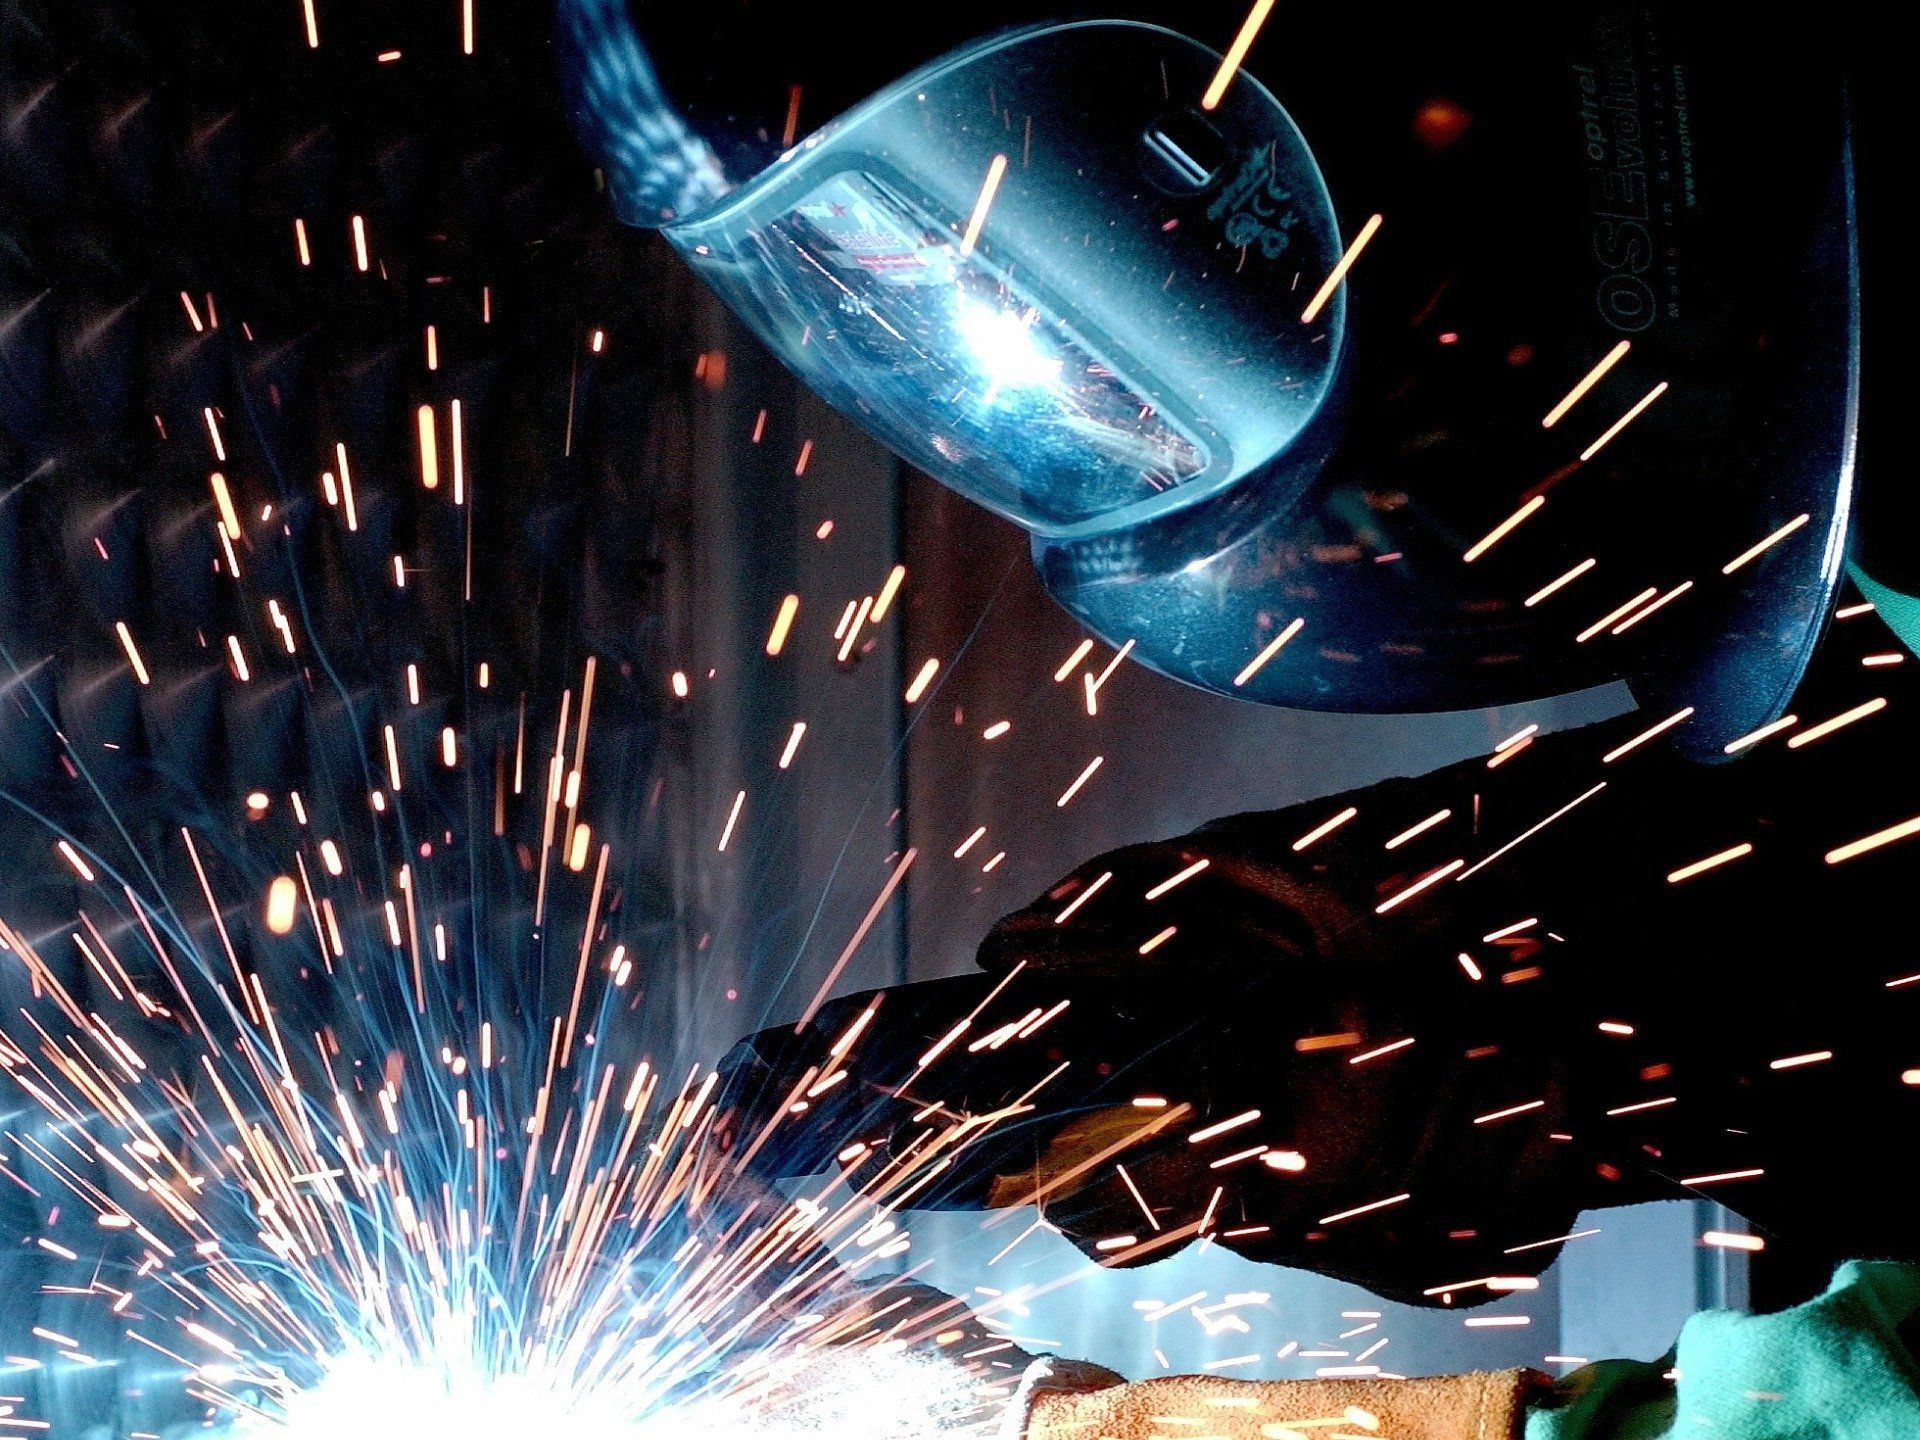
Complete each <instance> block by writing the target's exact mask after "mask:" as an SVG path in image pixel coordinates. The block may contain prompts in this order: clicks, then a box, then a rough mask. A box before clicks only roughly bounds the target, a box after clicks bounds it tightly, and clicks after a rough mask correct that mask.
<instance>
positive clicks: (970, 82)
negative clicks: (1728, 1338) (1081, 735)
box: [562, 0, 1858, 757]
mask: <svg viewBox="0 0 1920 1440" xmlns="http://www.w3.org/2000/svg"><path fill="white" fill-rule="evenodd" d="M569 7H570V8H569ZM722 8H723V9H724V7H722ZM809 13H810V14H812V15H813V17H814V19H813V24H814V25H815V26H816V27H817V26H818V25H819V24H822V23H824V22H823V21H821V20H820V18H819V16H818V13H817V12H809ZM859 13H860V12H858V11H855V12H850V15H858V14H859ZM1019 18H1021V17H1019V16H1018V15H1017V14H995V15H993V16H987V17H984V18H983V17H982V16H981V15H979V14H972V15H970V17H968V18H967V19H965V20H962V19H961V18H960V17H954V16H942V17H939V18H938V19H937V20H929V21H927V22H926V23H925V24H924V25H921V26H918V27H917V28H911V29H909V30H908V31H907V32H906V33H904V34H893V35H891V37H890V39H891V42H892V43H891V48H889V45H887V44H882V45H879V46H877V47H874V48H875V50H876V51H877V53H872V54H867V55H865V56H864V57H863V58H861V59H859V60H847V59H844V58H839V57H838V56H837V54H836V55H827V54H823V53H819V52H818V50H817V49H816V51H815V52H813V53H810V54H803V53H802V52H805V51H806V47H807V45H808V44H809V43H812V42H809V41H807V40H805V39H804V38H802V37H803V36H804V35H810V34H812V31H811V30H804V29H802V28H794V29H792V30H791V31H789V32H781V35H780V36H777V37H776V38H777V39H782V40H785V41H790V42H791V43H790V44H784V43H783V44H771V45H756V44H755V42H754V34H753V30H752V29H751V28H750V27H749V28H747V29H743V30H739V31H736V32H735V33H734V34H733V35H732V36H731V38H730V40H728V41H727V42H726V43H725V44H720V43H719V42H717V41H716V39H715V37H714V35H713V34H712V33H711V32H709V31H702V30H701V29H700V23H701V22H698V21H694V20H690V19H689V18H688V17H687V16H686V15H685V14H681V15H678V16H676V17H674V18H673V19H672V20H671V21H665V22H662V23H663V28H662V30H661V32H660V33H659V34H655V33H654V32H653V31H652V30H650V29H649V30H644V31H643V30H638V29H635V28H633V26H632V25H631V24H630V23H629V20H630V17H629V16H628V15H627V14H626V12H625V11H624V9H622V8H621V6H620V3H619V0H569V6H563V16H562V25H563V38H565V39H567V41H568V45H569V47H570V56H571V58H570V60H569V69H570V72H571V74H572V77H573V85H574V90H575V94H576V97H577V98H576V109H577V110H578V112H579V113H580V115H581V117H582V124H583V128H584V129H585V131H586V132H587V134H588V136H589V140H590V142H591V143H592V144H593V147H594V150H595V153H596V155H597V156H598V157H599V158H600V159H601V161H602V164H603V167H604V169H605V171H606V174H607V179H608V184H609V188H610V189H611V191H612V192H613V195H614V198H615V203H616V205H617V206H618V207H619V209H620V213H621V214H622V216H623V218H625V219H627V220H628V221H629V222H631V223H635V224H644V225H648V226H651V227H656V228H658V229H660V230H661V232H662V233H663V234H664V235H665V237H666V238H667V239H668V240H669V241H670V242H671V243H672V244H673V245H674V247H675V248H676V249H677V250H678V251H679V252H680V253H681V254H682V255H683V256H684V257H685V258H686V259H687V261H688V262H689V264H691V265H692V266H693V268H694V269H695V270H696V271H697V272H698V273H699V274H700V275H701V276H702V278H703V279H704V280H705V281H706V282H707V283H708V284H709V285H710V286H711V287H712V288H713V289H714V290H715V291H716V292H717V293H718V294H719V295H720V296H721V297H722V298H724V299H725V300H726V301H727V303H728V304H729V305H730V306H731V307H732V308H733V309H734V310H735V311H736V312H737V313H738V314H739V315H740V316H741V317H742V319H743V320H744V321H745V322H746V323H747V324H748V325H749V326H750V328H751V329H752V330H753V331H754V332H755V333H756V334H757V335H758V336H759V338H760V339H761V340H762V341H764V342H765V343H766V344H767V345H768V346H769V347H770V348H771V349H772V350H773V351H774V352H775V353H776V354H777V355H778V356H779V357H780V358H781V359H782V360H783V361H784V362H785V363H786V364H787V365H788V366H789V367H790V368H792V369H793V370H794V371H795V372H796V373H797V374H798V375H799V376H800V377H801V378H802V379H803V380H805V381H806V382H807V383H808V384H809V386H811V387H812V388H813V389H815V390H816V391H818V392H819V393H820V394H821V395H822V396H823V397H825V398H826V399H827V400H829V401H830V402H831V403H833V404H834V405H835V406H836V407H837V408H839V409H840V410H842V411H843V412H845V413H846V414H848V415H849V416H850V417H852V418H853V419H855V420H856V421H857V422H858V423H859V424H861V425H862V426H863V427H864V428H866V429H867V430H868V431H869V432H870V433H871V434H873V435H875V436H876V437H877V438H879V439H880V440H882V441H883V442H884V443H886V444H887V445H888V446H889V447H890V448H891V449H893V450H894V451H895V452H896V453H898V454H899V455H901V456H903V457H904V458H905V459H907V460H909V461H910V462H912V463H913V464H915V465H916V466H918V467H920V468H922V469H924V470H925V471H927V472H928V473H929V474H931V475H933V476H934V477H935V478H937V479H939V480H941V481H942V482H944V483H946V484H948V485H950V486H951V487H953V488H954V489H956V490H958V491H960V492H961V493H963V494H965V495H967V496H969V497H971V498H973V499H975V500H977V501H978V502H979V503H981V504H983V505H985V506H986V507H988V508H989V509H991V510H993V511H995V512H996V513H998V514H1000V515H1002V516H1004V517H1006V518H1007V519H1008V520H1010V521H1012V522H1014V523H1016V524H1018V525H1020V526H1021V527H1023V528H1024V529H1025V530H1026V531H1027V532H1028V533H1029V534H1030V536H1031V537H1032V546H1033V554H1034V560H1035V563H1036V565H1037V566H1038V569H1039V573H1040V575H1041V578H1042V580H1043V582H1044V583H1045V585H1046V587H1047V589H1048V590H1049V591H1050V593H1052V595H1053V596H1054V597H1055V598H1056V599H1057V600H1058V601H1059V602H1060V603H1061V604H1062V605H1063V606H1064V607H1065V608H1067V609H1068V610H1069V611H1070V612H1072V613H1073V614H1074V615H1075V616H1077V617H1078V618H1079V619H1080V620H1081V621H1082V622H1084V623H1085V624H1086V625H1087V626H1088V628H1090V629H1091V630H1092V631H1094V632H1095V633H1096V634H1098V635H1099V636H1101V637H1102V638H1103V639H1105V640H1107V641H1109V642H1111V643H1113V644H1115V645H1119V644H1124V643H1126V642H1127V641H1132V642H1133V646H1134V648H1133V652H1132V653H1133V654H1134V656H1135V657H1136V658H1138V659H1139V660H1141V661H1142V662H1143V663H1145V664H1147V665H1149V666H1151V667H1153V668H1154V669H1157V670H1160V671H1162V672H1163V673H1165V674H1167V675H1170V676H1172V677H1174V678H1176V679H1179V680H1182V681H1185V682H1187V683H1190V684H1194V685H1198V686H1201V687H1203V688H1206V689H1209V690H1214V691H1217V692H1219V693H1222V694H1227V695H1235V696H1240V697H1244V698H1248V699H1254V700H1258V701H1263V702H1266V703H1270V704H1276V705H1290V706H1302V707H1310V708H1320V709H1337V710H1350V711H1405V710H1441V709H1452V708H1460V707H1465V706H1478V705H1485V704H1492V703H1501V702H1506V701H1512V700H1519V699H1526V698H1533V697H1538V696H1544V695H1548V694H1553V693H1558V692H1563V691H1567V690H1571V689H1576V688H1580V687H1582V686H1585V685H1590V684H1594V683H1598V682H1601V681H1604V680H1607V679H1611V678H1616V677H1625V678H1626V679H1627V680H1628V681H1629V682H1630V683H1631V685H1632V686H1633V688H1634V690H1635V692H1636V694H1637V695H1638V696H1639V698H1640V699H1641V701H1642V702H1643V703H1644V704H1647V705H1649V706H1661V707H1670V708H1672V709H1681V708H1687V707H1691V712H1692V713H1691V716H1690V718H1689V722H1688V723H1687V724H1685V725H1683V726H1680V727H1677V728H1676V731H1675V735H1676V738H1677V740H1678V741H1679V743H1681V744H1682V745H1683V747H1684V748H1687V749H1688V750H1690V751H1692V752H1693V753H1695V754H1697V755H1700V756H1702V757H1707V756H1717V755H1719V754H1721V753H1723V752H1724V750H1725V748H1726V745H1727V744H1728V743H1729V742H1730V741H1732V740H1734V739H1736V738H1738V737H1739V736H1740V735H1742V734H1744V733H1747V732H1749V731H1751V730H1753V729H1755V728H1757V727H1759V726H1761V725H1764V724H1766V723H1768V722H1769V721H1771V720H1772V719H1773V718H1775V717H1776V716H1777V715H1778V714H1779V713H1780V712H1781V710H1782V708H1783V707H1784V706H1785V704H1786V702H1787V699H1788V698H1789V697H1790V695H1791V693H1792V690H1793V687H1794V685H1795V684H1796V682H1797V680H1798V678H1799V675H1800V673H1801V671H1802V669H1803V668H1804V666H1805V663H1806V660H1807V658H1808V655H1809V653H1810V651H1811V648H1812V646H1813V643H1814V641H1815V639H1816V638H1817V636H1818V634H1819V632H1820V629H1821V626H1822V624H1823V622H1824V619H1825V617H1826V615H1827V612H1828V610H1829V608H1830V604H1831V597H1832V592H1833V589H1834V587H1835V585H1836V583H1837V581H1838V577H1839V575H1840V573H1841V567H1842V563H1843V560H1844V547H1845V540H1846V531H1847V524H1848V515H1849V506H1850V494H1851V462H1852V447H1853V426H1854V408H1855V386H1856V379H1855V376H1856V370H1857V358H1856V352H1857V343H1856V337H1857V330H1858V297H1857V294H1856V284H1855V266H1854V247H1853V229H1852V227H1853V200H1852V188H1851V176H1850V173H1849V167H1848V161H1847V155H1848V145H1847V132H1846V113H1845V103H1844V92H1843V89H1842V86H1841V84H1840V80H1839V72H1838V69H1837V67H1834V66H1830V65H1828V64H1826V63H1824V62H1823V61H1822V59H1821V57H1819V56H1818V55H1817V54H1813V53H1811V52H1810V51H1806V52H1802V53H1799V54H1797V55H1796V56H1794V57H1793V58H1794V60H1795V62H1796V65H1797V67H1798V68H1797V70H1796V72H1795V74H1796V83H1795V86H1794V87H1793V89H1792V91H1791V94H1790V95H1789V96H1788V97H1787V99H1788V100H1789V101H1790V104H1788V105H1787V107H1786V109H1785V111H1784V113H1783V112H1782V103H1783V102H1782V97H1781V95H1780V93H1779V90H1778V84H1777V77H1778V75H1779V74H1780V73H1781V72H1780V69H1779V64H1780V63H1781V62H1783V61H1784V59H1785V58H1786V57H1784V56H1781V55H1769V54H1767V53H1765V52H1766V50H1767V49H1768V47H1771V46H1775V45H1778V44H1779V43H1781V42H1778V41H1776V40H1773V39H1769V38H1766V37H1753V36H1733V37H1730V36H1727V35H1724V34H1721V33H1719V32H1718V31H1717V29H1713V28H1711V27H1709V26H1708V25H1707V24H1706V23H1705V22H1704V21H1703V20H1702V19H1701V17H1699V16H1697V15H1695V14H1694V13H1693V12H1692V11H1691V10H1686V9H1675V10H1674V11H1673V13H1672V14H1666V13H1663V12H1662V11H1660V10H1659V8H1658V7H1654V8H1650V9H1635V10H1634V11H1632V12H1631V13H1629V12H1626V11H1615V10H1610V9H1605V8H1596V9H1594V10H1593V11H1591V12H1590V13H1575V14H1570V15H1568V16H1565V17H1562V18H1560V19H1557V20H1554V21H1552V22H1551V23H1547V22H1543V21H1541V20H1539V19H1538V17H1536V19H1535V21H1534V22H1533V23H1532V24H1531V25H1530V26H1529V28H1528V30H1527V31H1526V38H1525V40H1524V41H1522V42H1516V43H1517V44H1519V45H1520V50H1519V51H1512V50H1507V49H1502V50H1501V51H1500V52H1499V53H1498V54H1494V53H1492V52H1490V51H1489V50H1488V48H1487V47H1486V46H1484V45H1481V44H1479V43H1478V42H1477V41H1474V40H1473V39H1472V38H1471V37H1466V36H1462V35H1461V34H1459V33H1457V27H1456V26H1454V25H1453V24H1452V23H1451V22H1446V23H1442V21H1444V19H1445V17H1427V18H1425V19H1408V20H1407V21H1406V22H1405V23H1404V24H1403V25H1401V26H1400V28H1399V30H1398V31H1397V32H1396V33H1391V34H1376V33H1372V32H1373V30H1374V28H1376V27H1373V26H1372V23H1371V22H1370V21H1368V20H1367V19H1366V18H1365V17H1361V16H1341V15H1332V16H1329V15H1319V16H1310V17H1299V18H1290V19H1289V20H1288V21H1287V22H1286V23H1285V26H1284V29H1282V30H1281V31H1279V32H1278V33H1277V34H1276V35H1274V36H1270V37H1268V38H1267V40H1266V42H1264V43H1265V44H1266V46H1267V48H1266V50H1264V51H1260V52H1256V54H1255V55H1254V57H1253V61H1252V62H1250V64H1249V67H1248V68H1246V69H1243V70H1241V71H1238V72H1237V73H1233V72H1231V67H1223V62H1222V59H1221V55H1220V53H1219V50H1218V49H1217V48H1215V47H1216V46H1217V45H1219V44H1220V43H1221V42H1223V41H1224V40H1226V39H1230V38H1231V36H1232V34H1233V32H1234V25H1235V21H1234V18H1233V14H1232V12H1227V13H1224V14H1220V15H1215V16H1212V18H1211V19H1209V18H1207V12H1202V11H1199V10H1191V9H1189V10H1187V11H1184V12H1180V13H1179V14H1178V17H1177V18H1178V20H1179V22H1180V23H1178V24H1177V25H1169V24H1166V23H1150V22H1151V21H1152V20H1153V19H1155V18H1158V19H1160V20H1163V21H1164V20H1168V19H1174V18H1176V17H1175V16H1174V15H1172V14H1167V15H1161V16H1158V17H1155V16H1153V15H1152V14H1151V13H1149V14H1148V15H1147V16H1146V18H1144V19H1142V18H1124V19H1115V18H1107V19H1095V20H1079V21H1059V22H1046V23H1038V24H1027V25H1020V26H1016V27H1015V28H1011V29H993V28H992V22H993V21H994V20H996V19H998V20H1017V19H1019ZM1203 22H1204V23H1206V24H1208V25H1210V26H1213V27H1215V28H1213V29H1211V30H1210V32H1209V33H1208V34H1207V35H1206V36H1205V37H1204V40H1205V41H1206V42H1210V43H1203V39H1202V38H1196V37H1195V36H1194V35H1193V34H1192V31H1193V29H1195V28H1197V27H1198V26H1199V25H1200V24H1202V23H1203ZM968 24H971V25H973V26H975V27H978V28H980V29H985V30H991V33H985V34H977V35H973V36H971V37H966V36H960V37H956V36H955V35H953V34H951V33H949V31H950V29H951V27H953V26H955V25H960V26H961V27H962V28H964V27H965V26H966V25H968ZM689 27H691V29H689ZM895 28H896V30H898V29H899V27H898V26H896V27H895ZM936 44H937V45H940V46H942V47H947V46H949V45H950V48H944V51H943V53H937V54H928V55H923V54H919V53H916V52H917V51H930V50H931V49H932V48H933V47H934V46H935V45H936ZM769 49H770V50H772V51H773V52H774V54H775V56H776V57H781V58H777V59H776V60H775V61H773V62H771V63H773V64H774V65H775V66H776V68H775V69H774V70H773V71H771V72H768V71H767V66H768V64H769V63H770V62H769V60H768V56H767V53H766V52H767V51H768V50H769ZM749 51H750V52H752V53H753V54H755V55H756V56H757V57H758V58H757V60H756V61H755V63H756V64H757V65H758V66H759V67H760V70H761V72H765V73H759V74H757V75H756V74H749V75H746V76H742V75H740V74H730V75H729V76H728V77H727V78H725V79H724V80H722V79H718V78H716V76H717V75H718V74H719V71H718V69H716V68H715V62H716V58H717V57H721V56H725V55H735V56H737V55H740V54H742V53H745V52H749ZM908 56H910V57H911V58H912V60H913V61H915V62H919V63H917V64H914V65H912V66H910V67H909V68H906V69H904V70H902V69H896V68H893V67H895V66H897V65H900V64H902V63H903V57H908ZM1363 61H1364V63H1362V62H1363ZM1256 62H1257V63H1256ZM781 64H784V65H785V67H786V69H785V70H781V69H779V68H778V66H779V65H781ZM751 68H752V67H749V69H751ZM788 71H791V72H793V73H791V76H790V79H789V81H788V82H787V83H780V82H779V81H778V80H777V78H776V77H777V75H779V74H782V73H787V72H788ZM802 72H804V73H802ZM1223 76H1224V79H1223ZM853 92H858V93H853ZM822 94H824V95H826V96H828V97H832V98H834V99H836V100H837V99H839V98H844V99H845V100H846V101H847V104H846V108H845V109H844V110H843V111H842V112H841V113H839V114H838V115H837V118H834V119H830V120H828V121H827V122H826V123H825V124H824V125H821V126H819V127H818V128H816V129H813V130H812V131H811V133H801V129H802V127H801V126H800V125H799V124H798V117H799V115H800V114H801V113H802V112H803V111H804V110H805V108H806V107H807V106H809V105H817V104H819V103H820V99H819V97H820V96H821V95H822ZM810 97H811V98H810ZM1768 107H1771V111H1772V113H1775V114H1776V115H1780V116H1781V123H1779V124H1778V125H1777V126H1775V127H1774V128H1773V130H1772V131H1771V132H1770V140H1769V144H1768V145H1767V146H1766V147H1756V146H1754V145H1752V144H1751V143H1748V142H1749V137H1748V136H1747V135H1746V134H1745V133H1744V132H1743V130H1742V128H1741V127H1742V125H1744V124H1745V123H1746V118H1747V117H1750V116H1751V115H1752V114H1755V113H1760V112H1761V111H1762V110H1765V109H1767V108H1768ZM1373 216H1379V217H1380V219H1379V221H1378V222H1377V223H1374V222H1372V221H1371V220H1370V217H1373ZM1343 257H1347V258H1349V259H1350V262H1351V269H1350V270H1348V271H1346V272H1344V278H1341V276H1342V270H1341V266H1342V261H1343ZM1583 382H1586V383H1584V388H1580V387H1582V386H1583ZM1576 389H1577V391H1578V393H1577V395H1576V393H1575V392H1576ZM1570 396H1571V397H1574V398H1572V399H1571V402H1570V403H1565V404H1563V403H1562V402H1563V401H1567V400H1568V399H1569V397H1570Z"/></svg>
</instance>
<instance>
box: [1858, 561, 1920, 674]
mask: <svg viewBox="0 0 1920 1440" xmlns="http://www.w3.org/2000/svg"><path fill="white" fill-rule="evenodd" d="M1847 574H1849V575H1851V576H1852V577H1853V583H1854V584H1855V585H1856V586H1857V587H1859V590H1860V593H1861V594H1862V595H1864V596H1866V597H1867V599H1868V600H1870V601H1871V602H1872V603H1873V608H1874V610H1875V611H1876V612H1877V613H1878V614H1879V616H1880V618H1881V619H1882V620H1884V621H1885V622H1886V625H1887V628H1888V629H1889V630H1891V631H1893V633H1894V634H1895V635H1897V636H1898V637H1899V639H1900V643H1901V644H1902V645H1904V646H1906V647H1907V649H1909V650H1911V651H1913V653H1914V654H1916V655H1920V597H1915V596H1912V595H1908V594H1906V593H1905V592H1904V591H1900V590H1893V589H1890V588H1888V587H1887V586H1885V585H1882V584H1881V583H1880V582H1879V581H1878V580H1876V579H1874V578H1873V577H1872V576H1871V575H1869V574H1867V572H1866V571H1864V570H1862V569H1861V568H1860V567H1859V566H1858V565H1857V564H1854V563H1853V562H1852V561H1849V562H1848V563H1847Z"/></svg>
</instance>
